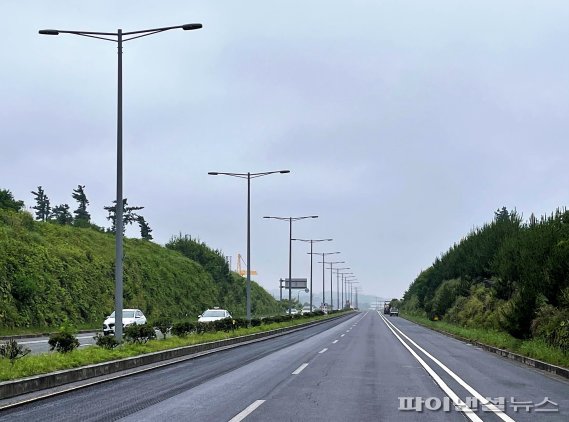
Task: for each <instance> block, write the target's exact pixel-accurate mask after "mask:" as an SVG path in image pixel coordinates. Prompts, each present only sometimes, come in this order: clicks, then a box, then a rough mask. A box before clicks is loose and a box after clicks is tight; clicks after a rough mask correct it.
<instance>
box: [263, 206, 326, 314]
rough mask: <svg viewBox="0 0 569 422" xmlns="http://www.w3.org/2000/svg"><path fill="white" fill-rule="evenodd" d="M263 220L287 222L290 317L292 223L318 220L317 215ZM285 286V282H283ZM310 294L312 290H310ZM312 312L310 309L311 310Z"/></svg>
mask: <svg viewBox="0 0 569 422" xmlns="http://www.w3.org/2000/svg"><path fill="white" fill-rule="evenodd" d="M263 218H269V219H273V220H281V221H288V224H289V237H288V239H289V240H288V314H289V315H291V313H290V312H291V304H292V222H293V221H298V220H304V219H306V218H318V216H317V215H306V216H303V217H273V216H265V217H263ZM285 284H286V282H285ZM310 292H311V294H312V289H310ZM311 310H312V309H311Z"/></svg>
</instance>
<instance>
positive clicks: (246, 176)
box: [207, 170, 290, 324]
mask: <svg viewBox="0 0 569 422" xmlns="http://www.w3.org/2000/svg"><path fill="white" fill-rule="evenodd" d="M276 173H281V174H286V173H290V170H276V171H264V172H260V173H250V172H247V173H227V172H221V171H210V172H208V173H207V174H209V175H210V176H218V175H222V176H232V177H238V178H240V179H247V287H246V290H247V293H246V295H247V323H248V324H250V323H251V179H256V178H257V177H263V176H268V175H269V174H276Z"/></svg>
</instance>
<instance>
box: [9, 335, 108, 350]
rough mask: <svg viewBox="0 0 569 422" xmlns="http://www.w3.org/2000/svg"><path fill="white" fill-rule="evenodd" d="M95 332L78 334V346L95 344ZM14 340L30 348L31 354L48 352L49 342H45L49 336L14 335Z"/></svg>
mask: <svg viewBox="0 0 569 422" xmlns="http://www.w3.org/2000/svg"><path fill="white" fill-rule="evenodd" d="M95 334H97V332H95V331H93V332H91V333H80V334H78V335H77V339H78V340H79V347H84V346H89V345H91V344H95V340H94V339H93V337H94V336H95ZM14 340H16V341H17V342H18V344H20V345H23V346H26V347H27V348H28V349H30V350H31V353H32V354H38V353H46V352H49V344H48V343H47V341H48V340H49V337H30V338H18V337H14Z"/></svg>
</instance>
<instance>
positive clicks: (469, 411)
mask: <svg viewBox="0 0 569 422" xmlns="http://www.w3.org/2000/svg"><path fill="white" fill-rule="evenodd" d="M380 316H381V315H380ZM384 322H385V320H384ZM385 325H387V328H389V330H391V332H392V333H393V335H394V336H395V337H396V338H397V340H399V341H400V342H401V344H402V345H403V346H405V348H406V349H407V350H408V351H409V353H411V354H412V355H413V357H414V358H415V359H417V361H418V362H419V363H420V364H421V366H422V367H423V368H425V371H427V372H428V373H429V375H430V376H431V377H432V378H433V379H434V380H435V382H436V383H437V384H438V385H439V387H441V389H442V390H443V391H444V392H445V393H446V395H447V396H448V397H449V398H450V399H451V400H452V402H453V403H454V405H455V406H456V407H457V409H458V410H460V411H461V412H463V413H464V415H465V416H466V417H467V418H468V419H470V420H471V421H475V422H483V421H482V419H480V418H479V417H478V415H476V414H475V413H474V411H473V410H472V409H471V408H470V407H468V406H467V405H466V403H464V402H463V401H462V400H461V399H460V398H459V397H458V395H457V394H456V393H455V392H454V391H452V390H451V388H450V387H449V386H448V385H446V383H445V382H444V381H443V380H442V379H441V377H439V376H438V375H437V373H436V372H435V371H433V369H432V368H431V367H430V366H429V365H427V363H426V362H425V361H424V360H423V359H421V356H419V355H418V354H417V353H415V351H414V350H413V349H411V347H409V345H408V344H407V343H405V342H404V341H403V339H402V338H401V337H399V334H397V333H396V332H395V330H393V328H391V327H390V326H389V324H387V322H385Z"/></svg>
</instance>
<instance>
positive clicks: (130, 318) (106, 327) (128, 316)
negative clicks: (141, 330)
mask: <svg viewBox="0 0 569 422" xmlns="http://www.w3.org/2000/svg"><path fill="white" fill-rule="evenodd" d="M132 324H137V325H142V324H146V317H145V316H144V314H143V313H142V311H141V310H140V309H123V310H122V326H123V328H124V327H126V326H128V325H132ZM114 332H115V312H114V311H113V313H112V314H110V315H109V316H108V317H107V319H105V321H104V322H103V334H104V335H106V336H107V335H109V334H114Z"/></svg>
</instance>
